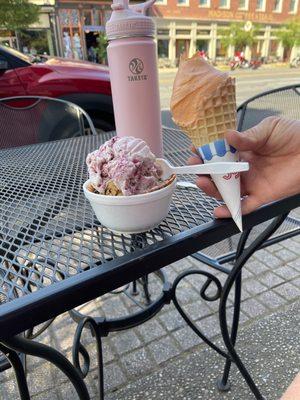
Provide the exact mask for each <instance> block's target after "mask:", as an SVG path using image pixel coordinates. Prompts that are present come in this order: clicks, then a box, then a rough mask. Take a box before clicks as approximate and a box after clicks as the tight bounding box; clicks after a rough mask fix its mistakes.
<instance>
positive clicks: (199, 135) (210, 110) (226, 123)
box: [175, 78, 236, 147]
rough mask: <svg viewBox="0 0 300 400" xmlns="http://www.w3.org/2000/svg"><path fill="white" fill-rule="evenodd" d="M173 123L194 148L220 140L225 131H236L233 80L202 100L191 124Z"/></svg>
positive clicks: (229, 80) (230, 79)
mask: <svg viewBox="0 0 300 400" xmlns="http://www.w3.org/2000/svg"><path fill="white" fill-rule="evenodd" d="M175 123H176V124H177V125H178V126H179V127H180V128H181V129H182V130H183V131H184V132H185V133H186V134H187V135H188V136H189V138H190V139H191V141H192V143H193V145H194V146H195V147H200V146H203V145H204V144H207V143H211V142H213V141H215V140H218V139H222V138H223V137H224V134H225V132H226V131H228V130H230V129H236V96H235V82H234V80H233V79H232V78H229V79H228V80H227V81H226V82H225V83H224V85H223V86H221V87H220V88H219V89H218V90H217V91H216V92H215V93H214V94H213V95H212V96H211V97H209V98H204V99H203V102H201V104H199V113H198V115H197V117H196V118H195V121H193V123H191V124H188V125H183V124H180V122H179V121H175Z"/></svg>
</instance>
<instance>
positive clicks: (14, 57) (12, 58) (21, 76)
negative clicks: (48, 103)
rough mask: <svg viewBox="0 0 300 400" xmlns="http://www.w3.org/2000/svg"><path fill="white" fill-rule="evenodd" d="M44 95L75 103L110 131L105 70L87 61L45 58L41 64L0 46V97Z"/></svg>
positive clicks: (111, 113)
mask: <svg viewBox="0 0 300 400" xmlns="http://www.w3.org/2000/svg"><path fill="white" fill-rule="evenodd" d="M30 95H31V96H48V97H55V98H59V99H63V100H68V101H71V102H73V103H75V104H78V105H79V106H80V107H82V108H83V109H84V110H85V111H87V112H88V113H89V115H90V116H91V118H92V120H93V122H94V124H95V126H96V127H97V128H99V129H103V130H111V129H113V128H114V114H113V106H112V97H111V87H110V80H109V72H108V68H107V67H105V66H103V65H98V64H93V63H90V62H87V61H75V60H71V59H63V58H49V59H48V60H46V62H44V63H35V62H32V61H31V59H30V57H28V56H25V55H24V54H22V53H20V52H18V51H16V50H14V49H11V48H8V47H4V46H0V98H3V97H11V96H30Z"/></svg>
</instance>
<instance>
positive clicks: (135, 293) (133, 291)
mask: <svg viewBox="0 0 300 400" xmlns="http://www.w3.org/2000/svg"><path fill="white" fill-rule="evenodd" d="M131 294H132V296H137V295H138V294H139V291H138V290H137V283H136V281H133V282H132V288H131Z"/></svg>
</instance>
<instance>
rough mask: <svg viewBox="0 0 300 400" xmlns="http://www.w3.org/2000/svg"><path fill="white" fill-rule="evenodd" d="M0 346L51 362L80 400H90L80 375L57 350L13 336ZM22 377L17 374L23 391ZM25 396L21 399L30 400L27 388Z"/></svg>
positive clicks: (20, 374)
mask: <svg viewBox="0 0 300 400" xmlns="http://www.w3.org/2000/svg"><path fill="white" fill-rule="evenodd" d="M1 344H2V345H4V346H5V347H6V348H8V349H9V350H11V351H13V352H19V353H23V354H29V355H31V356H35V357H39V358H44V359H45V360H47V361H49V362H51V363H52V364H54V365H55V366H56V367H57V368H59V369H60V370H61V371H62V372H63V373H64V374H65V375H66V376H67V377H68V378H69V380H70V381H71V383H72V384H73V386H74V388H75V390H76V392H77V394H78V396H79V399H80V400H90V396H89V393H88V390H87V388H86V385H85V383H84V381H83V379H82V377H81V375H80V373H79V372H78V371H77V369H76V368H75V367H74V366H73V365H72V364H71V363H70V361H69V360H68V359H67V358H66V357H64V356H63V355H62V354H61V353H59V352H58V351H57V350H55V349H53V348H51V347H49V346H46V345H44V344H41V343H37V342H34V341H32V340H28V339H24V338H23V337H20V336H14V337H12V338H9V339H6V340H2V343H1ZM14 361H15V362H16V359H15V357H14ZM20 363H21V361H20ZM16 365H17V369H18V371H21V370H20V364H17V362H16ZM13 366H14V365H13ZM24 376H25V374H24ZM24 376H22V373H21V372H19V375H18V376H17V379H19V380H20V383H21V384H22V385H23V386H22V388H23V389H25V383H24ZM25 379H26V378H25ZM19 380H18V384H19ZM26 385H27V384H26ZM24 393H25V392H24ZM26 395H27V397H24V398H22V400H28V399H30V396H29V393H28V388H27V393H26Z"/></svg>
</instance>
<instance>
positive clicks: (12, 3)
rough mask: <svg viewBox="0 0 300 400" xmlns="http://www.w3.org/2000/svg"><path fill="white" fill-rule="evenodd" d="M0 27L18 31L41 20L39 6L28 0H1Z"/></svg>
mask: <svg viewBox="0 0 300 400" xmlns="http://www.w3.org/2000/svg"><path fill="white" fill-rule="evenodd" d="M0 10H1V12H0V28H4V29H7V30H8V31H18V30H19V29H24V28H28V27H29V26H30V25H31V24H33V23H35V22H37V21H38V20H39V6H38V5H36V4H32V3H29V1H28V0H0Z"/></svg>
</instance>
